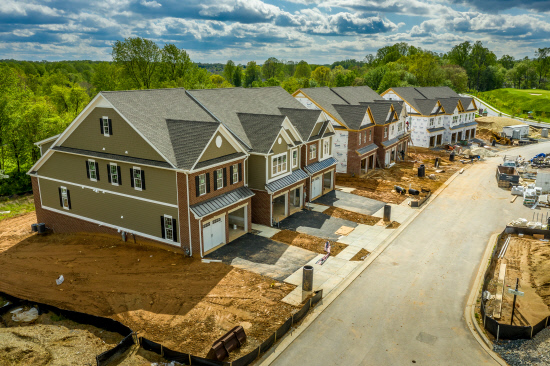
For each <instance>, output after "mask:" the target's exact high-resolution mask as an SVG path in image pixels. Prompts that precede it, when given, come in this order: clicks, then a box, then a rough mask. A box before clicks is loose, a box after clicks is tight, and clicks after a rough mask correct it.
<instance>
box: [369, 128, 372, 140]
mask: <svg viewBox="0 0 550 366" xmlns="http://www.w3.org/2000/svg"><path fill="white" fill-rule="evenodd" d="M369 141H372V130H369Z"/></svg>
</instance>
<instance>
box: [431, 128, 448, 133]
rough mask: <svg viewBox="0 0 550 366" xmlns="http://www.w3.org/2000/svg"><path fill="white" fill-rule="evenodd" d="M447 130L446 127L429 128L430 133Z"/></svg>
mask: <svg viewBox="0 0 550 366" xmlns="http://www.w3.org/2000/svg"><path fill="white" fill-rule="evenodd" d="M440 131H445V127H436V128H428V133H434V132H440Z"/></svg>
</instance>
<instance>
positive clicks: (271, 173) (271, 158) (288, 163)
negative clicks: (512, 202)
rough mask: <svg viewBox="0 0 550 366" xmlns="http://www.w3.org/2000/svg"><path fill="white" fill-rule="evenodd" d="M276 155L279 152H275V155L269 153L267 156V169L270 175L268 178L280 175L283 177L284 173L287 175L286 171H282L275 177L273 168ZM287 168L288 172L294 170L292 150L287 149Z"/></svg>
mask: <svg viewBox="0 0 550 366" xmlns="http://www.w3.org/2000/svg"><path fill="white" fill-rule="evenodd" d="M274 155H277V154H273V155H269V156H268V157H267V161H268V168H269V169H268V170H267V176H268V179H271V178H278V177H281V176H283V175H285V174H286V173H280V174H279V175H276V176H275V177H274V176H273V169H272V166H273V156H274ZM286 165H287V166H286V169H287V171H286V172H287V173H288V172H290V171H292V170H291V162H290V152H289V151H288V150H287V151H286Z"/></svg>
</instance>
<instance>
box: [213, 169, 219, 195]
mask: <svg viewBox="0 0 550 366" xmlns="http://www.w3.org/2000/svg"><path fill="white" fill-rule="evenodd" d="M216 189H218V171H217V170H214V190H216Z"/></svg>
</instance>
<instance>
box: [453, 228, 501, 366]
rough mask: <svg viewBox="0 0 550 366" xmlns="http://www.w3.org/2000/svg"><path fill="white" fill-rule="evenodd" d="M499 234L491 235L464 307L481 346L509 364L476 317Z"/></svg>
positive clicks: (490, 354) (465, 316) (469, 326)
mask: <svg viewBox="0 0 550 366" xmlns="http://www.w3.org/2000/svg"><path fill="white" fill-rule="evenodd" d="M498 235H499V234H493V235H491V238H490V239H489V242H488V244H487V247H486V248H485V253H484V254H483V258H482V259H481V263H480V264H479V269H478V271H477V275H476V278H475V280H474V285H473V286H472V290H471V291H470V296H469V297H468V302H467V303H466V308H464V319H465V321H466V324H467V325H468V328H469V329H470V332H472V335H473V336H474V338H475V339H476V341H477V342H478V343H479V345H480V346H481V348H483V350H485V352H487V354H489V356H491V357H492V358H493V359H494V360H495V361H496V362H497V363H498V364H499V365H502V366H507V365H508V364H507V363H506V361H504V360H503V359H502V358H501V357H500V356H499V355H498V354H497V353H496V352H494V351H493V343H492V342H491V341H490V340H489V338H487V336H486V335H485V332H484V331H483V330H482V329H481V328H480V326H479V324H478V322H477V320H476V318H475V305H476V301H477V295H478V294H479V289H480V285H481V279H482V277H483V273H484V272H485V269H486V268H487V263H488V262H489V257H490V256H491V252H492V249H493V247H494V245H495V243H496V241H497V238H498Z"/></svg>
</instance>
